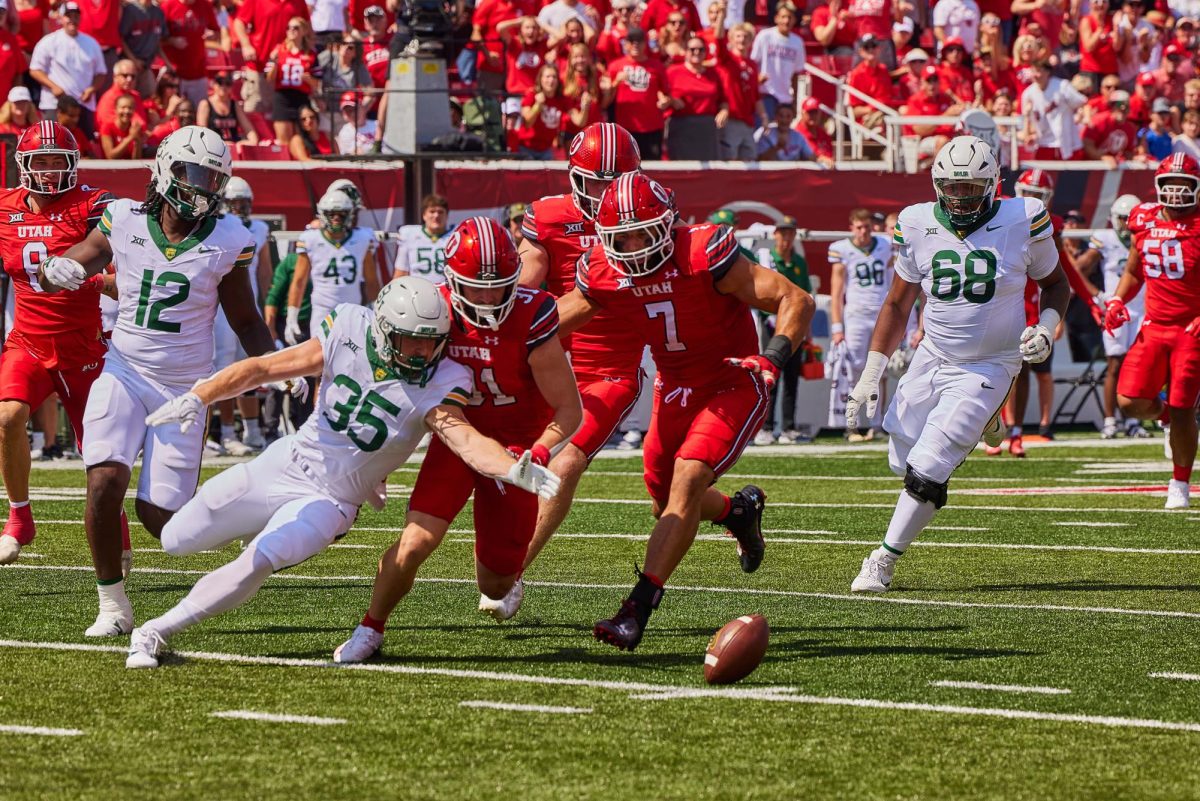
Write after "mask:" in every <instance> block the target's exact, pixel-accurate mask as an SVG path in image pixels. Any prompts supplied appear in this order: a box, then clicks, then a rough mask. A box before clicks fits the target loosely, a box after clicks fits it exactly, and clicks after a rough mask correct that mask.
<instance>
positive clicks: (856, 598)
mask: <svg viewBox="0 0 1200 801" xmlns="http://www.w3.org/2000/svg"><path fill="white" fill-rule="evenodd" d="M4 570H60V571H65V572H73V573H91V572H92V571H93V570H94V568H92V566H91V565H87V566H83V565H4V566H2V567H0V571H4ZM134 572H135V573H137V572H141V573H148V574H162V575H175V576H203V575H205V574H207V573H209V572H211V571H208V570H184V569H176V568H164V567H146V568H140V569H138V568H135V569H134ZM271 578H272V579H284V580H290V581H314V582H320V581H364V582H372V581H374V580H375V577H374V576H307V575H300V574H295V573H287V572H284V573H275V574H273V575H272V576H271ZM416 581H417V583H418V584H469V585H471V586H474V585H475V579H467V578H421V577H418V578H417V579H416ZM525 586H526V587H554V588H557V589H571V590H616V591H620V592H627V591H628V590H629V585H628V584H581V583H573V582H567V581H526V582H525ZM667 589H668V590H672V591H675V592H701V593H705V594H712V593H720V594H724V595H739V594H740V595H761V596H766V597H780V598H815V599H819V600H823V601H853V602H856V603H885V604H901V605H904V606H936V607H944V608H949V609H1004V610H1012V611H1019V612H1025V611H1037V612H1083V613H1090V614H1104V615H1131V616H1134V617H1167V618H1184V619H1189V620H1200V612H1181V611H1176V610H1167V609H1126V608H1121V607H1111V606H1065V605H1061V604H1004V603H986V602H983V601H936V600H928V599H924V598H901V597H897V596H896V595H873V594H872V595H863V594H855V595H850V594H844V593H836V592H802V591H799V590H766V589H754V588H751V587H742V588H739V587H692V586H682V585H678V584H668V585H667ZM122 653H124V651H122Z"/></svg>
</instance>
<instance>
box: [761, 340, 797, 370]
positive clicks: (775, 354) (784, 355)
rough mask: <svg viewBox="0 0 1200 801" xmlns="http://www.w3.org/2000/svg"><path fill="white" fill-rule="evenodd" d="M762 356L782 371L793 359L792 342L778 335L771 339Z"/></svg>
mask: <svg viewBox="0 0 1200 801" xmlns="http://www.w3.org/2000/svg"><path fill="white" fill-rule="evenodd" d="M762 355H763V356H765V357H766V358H767V360H768V361H770V362H771V364H773V365H775V366H776V367H778V368H779V369H780V370H782V369H783V366H784V365H785V364H787V363H788V360H789V359H791V358H792V340H790V339H788V338H787V337H785V336H783V335H782V334H776V335H775V336H773V337H771V340H770V341H769V342H768V343H767V347H766V348H764V349H763V352H762Z"/></svg>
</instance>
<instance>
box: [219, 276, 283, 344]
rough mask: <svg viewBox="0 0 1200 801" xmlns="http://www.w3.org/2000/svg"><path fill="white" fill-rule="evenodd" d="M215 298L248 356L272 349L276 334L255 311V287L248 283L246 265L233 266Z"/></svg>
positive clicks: (248, 277) (223, 279) (256, 303)
mask: <svg viewBox="0 0 1200 801" xmlns="http://www.w3.org/2000/svg"><path fill="white" fill-rule="evenodd" d="M217 298H218V299H219V300H220V301H221V309H222V310H224V312H225V319H226V320H228V321H229V327H230V328H232V329H233V333H235V334H237V338H238V342H240V343H242V348H243V349H244V350H245V351H246V353H248V354H250V355H251V356H261V355H262V354H264V353H270V352H271V351H273V350H275V337H274V336H272V335H271V332H270V331H269V330H268V329H267V324H266V323H264V322H263V319H262V315H261V314H259V312H258V301H257V300H256V299H255V297H254V287H252V286H251V285H250V271H249V268H241V267H235V268H234V269H232V270H230V271H229V272H228V273H226V274H225V277H224V278H222V279H221V283H220V284H218V285H217Z"/></svg>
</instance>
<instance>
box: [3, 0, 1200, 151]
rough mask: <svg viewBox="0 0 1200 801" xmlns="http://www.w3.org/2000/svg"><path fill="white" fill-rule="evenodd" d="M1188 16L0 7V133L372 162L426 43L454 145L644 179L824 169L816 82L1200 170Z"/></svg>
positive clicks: (26, 2) (848, 6)
mask: <svg viewBox="0 0 1200 801" xmlns="http://www.w3.org/2000/svg"><path fill="white" fill-rule="evenodd" d="M431 13H432V14H433V15H434V16H435V17H438V18H439V20H440V22H438V23H437V24H433V25H428V24H425V23H419V22H418V18H421V19H424V20H426V22H427V20H428V15H429V14H431ZM422 15H424V16H422ZM1198 15H1200V5H1198V4H1197V3H1196V2H1195V0H1170V1H1169V2H1168V0H1144V1H1143V2H1123V3H1120V4H1119V5H1118V4H1117V3H1116V2H1115V0H1011V2H1010V0H937V2H933V3H928V2H925V0H916V2H913V1H912V0H827V1H826V0H815V2H810V3H809V4H808V5H806V6H797V5H793V4H792V3H791V2H790V0H733V2H730V0H696V1H695V2H694V3H693V2H687V0H678V2H677V1H676V0H648V2H645V3H642V2H640V0H592V2H590V3H588V2H584V0H553V2H545V0H479V2H478V4H477V5H475V6H474V7H473V8H472V7H471V6H470V5H469V0H465V1H464V0H458V2H452V0H423V2H403V1H402V0H385V2H380V3H379V4H377V3H376V2H375V0H314V2H308V3H306V2H304V1H303V0H243V1H242V2H241V3H238V2H233V1H231V0H217V2H213V0H161V2H159V1H157V0H125V1H124V2H122V0H59V2H56V3H51V2H47V0H0V54H2V56H0V97H2V98H5V102H4V103H3V105H2V106H0V133H16V134H19V133H20V132H21V131H22V130H24V129H25V128H27V127H29V126H30V125H33V124H35V123H36V122H38V121H40V120H41V119H46V118H51V119H56V120H58V121H59V122H61V123H62V124H64V125H66V126H67V127H69V128H70V129H71V130H72V131H73V132H74V133H75V134H76V139H77V140H78V141H79V143H80V145H81V147H82V149H83V155H84V157H85V158H86V157H93V158H114V159H122V158H129V159H134V158H141V157H144V156H146V155H147V154H149V153H152V152H153V151H154V149H155V147H156V146H157V145H158V143H160V142H161V141H162V140H163V139H164V137H166V136H167V135H168V134H169V133H171V132H172V131H174V130H177V129H178V128H179V127H180V126H183V125H188V124H192V123H196V124H199V125H201V126H205V127H209V128H211V129H213V130H215V131H217V132H219V133H220V134H221V136H222V138H223V139H225V140H226V141H227V142H228V143H230V145H231V146H235V153H236V155H239V156H241V157H244V158H255V157H257V158H285V159H286V158H293V159H299V160H305V159H311V158H313V157H316V156H323V155H335V154H343V155H356V154H358V155H361V154H368V153H372V152H377V151H378V149H379V143H380V134H381V131H380V124H381V123H380V122H379V120H380V119H381V118H382V116H383V115H381V114H380V111H381V105H383V104H384V102H385V101H384V99H383V98H384V94H383V92H382V90H383V88H384V85H385V83H386V79H387V72H388V65H389V58H390V57H391V56H392V55H394V54H396V53H398V52H399V51H400V50H401V49H403V47H404V46H405V45H407V44H408V43H409V42H410V40H411V39H412V38H413V36H414V34H417V35H418V36H425V37H427V36H428V33H427V32H425V31H427V30H430V29H431V30H434V31H436V34H435V36H436V38H437V39H439V40H440V44H441V50H442V52H443V53H444V56H445V58H446V60H447V64H448V65H449V67H450V69H449V72H450V77H451V92H452V101H451V104H452V114H451V120H452V125H453V127H454V128H455V129H456V130H455V131H452V132H451V133H450V135H449V136H448V137H447V138H446V139H445V140H444V144H443V146H444V147H446V148H461V149H475V150H485V151H497V152H503V151H507V152H514V153H518V154H520V155H522V156H524V157H526V158H532V159H550V158H562V157H563V156H564V152H563V147H564V145H565V144H566V143H567V142H569V141H570V139H571V137H572V136H573V135H574V134H575V133H577V132H578V131H579V130H581V129H582V128H583V127H585V126H586V125H587V124H589V123H591V122H596V121H598V120H604V119H608V120H611V121H615V122H617V123H619V124H621V125H623V126H624V127H625V128H626V129H628V130H629V131H630V132H631V133H632V134H633V135H634V137H635V139H636V141H637V142H638V144H639V146H640V148H641V150H642V154H643V156H644V157H646V158H649V159H654V158H664V157H665V158H672V159H713V158H725V159H736V160H780V161H801V160H811V161H819V162H822V163H824V164H830V163H831V161H832V158H833V155H834V154H833V147H834V144H833V143H834V137H833V136H832V133H833V125H834V120H832V119H831V117H830V115H829V114H828V113H826V112H827V110H828V108H829V107H828V105H824V104H822V103H821V102H820V100H819V99H818V96H819V95H820V93H819V92H814V95H816V96H807V97H806V96H803V95H802V94H798V92H797V90H798V88H799V89H801V91H803V87H802V86H800V87H798V81H797V79H798V77H799V76H800V75H801V74H802V73H803V72H804V69H805V64H806V63H809V64H813V65H814V66H817V67H820V68H821V69H823V70H826V71H829V72H831V73H833V74H834V75H837V76H840V77H841V78H843V79H844V80H845V82H846V84H847V85H848V86H849V87H851V88H852V89H853V90H855V93H854V94H852V97H853V98H854V102H852V103H851V104H850V105H851V109H852V111H851V113H853V114H854V115H855V116H856V118H857V119H858V121H859V122H860V123H862V124H864V125H867V126H879V125H880V124H881V116H882V115H881V112H880V110H879V108H878V106H876V105H872V104H871V102H869V101H868V100H866V98H870V99H871V100H873V101H875V102H876V103H878V104H882V105H883V106H885V107H888V108H891V109H896V110H898V111H899V112H900V113H902V114H909V115H915V116H930V115H947V116H952V115H958V114H960V113H961V112H963V111H966V110H969V109H972V108H982V109H984V110H986V111H988V112H989V113H991V114H992V115H994V116H996V117H1001V118H1004V117H1012V116H1019V117H1020V118H1021V121H1020V123H1019V124H1015V125H1010V126H1001V134H1002V136H1004V137H1016V138H1017V139H1018V145H1019V147H1020V150H1021V154H1022V156H1023V157H1026V158H1042V159H1055V160H1057V159H1085V158H1086V159H1103V160H1105V161H1107V162H1110V163H1112V164H1116V163H1118V162H1120V161H1124V160H1132V159H1137V160H1146V161H1157V160H1159V159H1162V158H1164V157H1165V156H1166V155H1169V154H1170V153H1172V152H1178V151H1183V152H1186V153H1189V154H1191V155H1200V140H1198V137H1200V76H1197V73H1196V55H1197V39H1196V26H1197V16H1198ZM423 26H424V27H423ZM826 99H828V98H826ZM904 133H905V134H908V135H912V136H919V137H922V138H926V139H929V140H930V141H931V143H937V141H938V140H939V139H941V137H947V138H948V137H949V136H950V135H951V134H952V126H951V125H949V124H947V125H945V126H939V125H911V126H906V127H905V129H904ZM933 149H934V148H931V149H930V155H932V150H933Z"/></svg>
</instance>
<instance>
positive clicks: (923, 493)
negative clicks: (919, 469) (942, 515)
mask: <svg viewBox="0 0 1200 801" xmlns="http://www.w3.org/2000/svg"><path fill="white" fill-rule="evenodd" d="M949 486H950V482H949V481H948V480H947V481H943V482H941V483H938V482H936V481H933V480H931V479H928V478H924V477H923V476H920V475H918V474H917V473H916V472H915V471H914V470H913V469H912V465H909V466H908V469H907V470H905V472H904V489H905V491H907V492H908V494H909V495H911V496H913V497H914V498H916V499H917V500H918V501H928V502H929V503H932V504H933V506H934V508H935V509H941V508H942V507H943V506H945V505H946V495H947V488H948V487H949Z"/></svg>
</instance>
